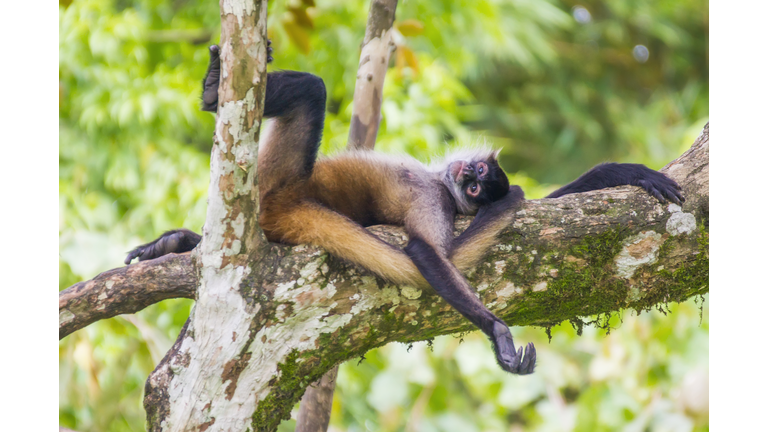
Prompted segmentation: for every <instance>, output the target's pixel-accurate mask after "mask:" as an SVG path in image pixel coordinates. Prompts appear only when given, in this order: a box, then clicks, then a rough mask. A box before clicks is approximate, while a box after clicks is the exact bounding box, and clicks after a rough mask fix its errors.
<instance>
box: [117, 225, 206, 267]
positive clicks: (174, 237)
mask: <svg viewBox="0 0 768 432" xmlns="http://www.w3.org/2000/svg"><path fill="white" fill-rule="evenodd" d="M201 238H202V237H201V236H200V235H198V234H196V233H194V232H192V231H190V230H188V229H179V230H172V231H166V232H165V233H164V234H163V235H161V236H160V237H158V238H157V239H156V240H154V241H152V242H150V243H147V244H143V245H141V246H138V247H136V248H135V249H134V250H132V251H130V252H128V256H127V257H126V258H125V264H130V263H131V261H133V259H134V258H138V259H139V261H144V260H149V259H155V258H159V257H161V256H163V255H168V254H169V253H181V252H189V251H191V250H192V249H194V248H195V246H197V244H198V243H200V239H201Z"/></svg>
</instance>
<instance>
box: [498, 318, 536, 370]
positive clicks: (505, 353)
mask: <svg viewBox="0 0 768 432" xmlns="http://www.w3.org/2000/svg"><path fill="white" fill-rule="evenodd" d="M493 348H494V351H495V353H496V361H497V362H498V363H499V366H501V368H502V369H504V370H505V371H507V372H511V373H513V374H517V375H528V374H530V373H533V368H534V367H535V366H536V348H534V347H533V343H532V342H529V343H528V345H527V346H526V348H525V354H523V347H520V348H519V349H518V350H517V351H515V344H514V342H512V334H511V333H510V332H509V327H507V326H506V325H504V324H502V323H500V322H496V323H494V324H493Z"/></svg>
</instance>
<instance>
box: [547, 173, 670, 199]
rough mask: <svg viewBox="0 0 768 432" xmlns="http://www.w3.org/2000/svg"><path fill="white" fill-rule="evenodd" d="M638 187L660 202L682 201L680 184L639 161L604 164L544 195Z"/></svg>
mask: <svg viewBox="0 0 768 432" xmlns="http://www.w3.org/2000/svg"><path fill="white" fill-rule="evenodd" d="M624 185H630V186H640V187H641V188H643V189H645V191H646V192H648V193H649V194H651V195H652V196H654V197H655V198H656V199H658V200H659V201H661V202H662V203H664V202H666V201H670V202H674V203H677V204H681V203H682V202H683V201H685V198H684V197H683V194H682V193H681V192H680V186H679V185H678V184H677V183H676V182H675V181H674V180H672V179H671V178H669V177H667V176H665V175H664V174H662V173H660V172H658V171H654V170H652V169H650V168H648V167H647V166H645V165H641V164H620V163H604V164H600V165H597V166H596V167H594V168H592V169H591V170H589V171H587V172H585V173H584V174H582V175H581V176H580V177H579V178H577V179H576V180H574V181H572V182H571V183H568V184H567V185H565V186H563V187H561V188H560V189H558V190H556V191H554V192H552V193H551V194H549V195H547V198H557V197H561V196H563V195H568V194H572V193H579V192H588V191H593V190H598V189H605V188H609V187H614V186H624Z"/></svg>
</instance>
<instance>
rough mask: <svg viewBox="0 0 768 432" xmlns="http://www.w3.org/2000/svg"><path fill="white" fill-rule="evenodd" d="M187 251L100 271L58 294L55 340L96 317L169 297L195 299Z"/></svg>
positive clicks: (123, 311) (114, 314)
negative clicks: (57, 328) (57, 322)
mask: <svg viewBox="0 0 768 432" xmlns="http://www.w3.org/2000/svg"><path fill="white" fill-rule="evenodd" d="M196 288H197V277H196V276H195V272H194V269H193V268H192V263H191V261H190V257H189V254H188V253H187V254H182V255H166V256H164V257H161V258H158V259H156V260H152V261H143V262H140V263H138V264H134V265H131V266H128V267H120V268H116V269H112V270H109V271H106V272H104V273H101V274H100V275H98V276H96V277H95V278H93V279H91V280H89V281H86V282H80V283H77V284H75V285H72V286H71V287H69V288H67V289H65V290H64V291H62V292H60V293H59V339H62V338H64V337H65V336H67V335H68V334H70V333H72V332H74V331H77V330H80V329H81V328H83V327H85V326H87V325H90V324H92V323H94V322H96V321H98V320H102V319H107V318H112V317H113V316H117V315H121V314H129V313H135V312H138V311H140V310H142V309H144V308H145V307H147V306H149V305H152V304H155V303H158V302H160V301H163V300H167V299H171V298H189V299H194V298H195V289H196Z"/></svg>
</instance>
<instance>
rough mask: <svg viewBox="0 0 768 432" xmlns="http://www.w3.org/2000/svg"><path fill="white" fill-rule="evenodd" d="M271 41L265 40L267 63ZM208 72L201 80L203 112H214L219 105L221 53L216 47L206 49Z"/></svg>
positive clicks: (269, 58)
mask: <svg viewBox="0 0 768 432" xmlns="http://www.w3.org/2000/svg"><path fill="white" fill-rule="evenodd" d="M271 45H272V41H271V40H269V39H267V63H271V62H272V46H271ZM208 54H209V56H210V59H209V60H208V70H207V71H206V72H205V78H203V107H202V110H203V111H208V112H214V113H215V112H216V109H217V108H218V104H219V77H220V76H221V58H220V55H221V51H220V49H219V46H218V45H211V46H210V47H208Z"/></svg>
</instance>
